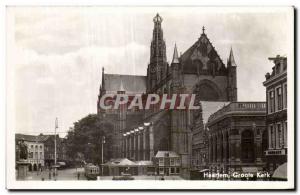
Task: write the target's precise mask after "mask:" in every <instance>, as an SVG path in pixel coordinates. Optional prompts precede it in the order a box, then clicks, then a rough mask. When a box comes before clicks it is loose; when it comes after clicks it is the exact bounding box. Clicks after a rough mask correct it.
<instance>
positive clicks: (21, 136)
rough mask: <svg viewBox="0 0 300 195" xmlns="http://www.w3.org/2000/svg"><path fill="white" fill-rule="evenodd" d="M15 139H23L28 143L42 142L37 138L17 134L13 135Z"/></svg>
mask: <svg viewBox="0 0 300 195" xmlns="http://www.w3.org/2000/svg"><path fill="white" fill-rule="evenodd" d="M15 138H16V140H21V139H24V141H29V142H41V141H42V139H41V138H40V137H39V136H36V135H26V134H19V133H17V134H16V135H15Z"/></svg>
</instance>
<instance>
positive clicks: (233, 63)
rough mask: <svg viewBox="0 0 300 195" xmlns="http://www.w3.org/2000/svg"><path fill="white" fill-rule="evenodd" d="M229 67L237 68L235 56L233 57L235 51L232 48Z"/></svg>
mask: <svg viewBox="0 0 300 195" xmlns="http://www.w3.org/2000/svg"><path fill="white" fill-rule="evenodd" d="M228 62H229V65H230V66H236V63H235V60H234V56H233V51H232V46H231V48H230V54H229V59H228Z"/></svg>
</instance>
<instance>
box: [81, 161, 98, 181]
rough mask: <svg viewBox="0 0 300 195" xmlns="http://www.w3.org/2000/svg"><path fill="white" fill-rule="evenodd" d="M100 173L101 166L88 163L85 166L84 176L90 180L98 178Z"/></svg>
mask: <svg viewBox="0 0 300 195" xmlns="http://www.w3.org/2000/svg"><path fill="white" fill-rule="evenodd" d="M99 175H100V169H99V166H97V165H93V164H92V163H88V164H86V165H85V166H84V176H85V177H86V178H87V179H88V180H97V176H99Z"/></svg>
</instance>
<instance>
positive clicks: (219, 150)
mask: <svg viewBox="0 0 300 195" xmlns="http://www.w3.org/2000/svg"><path fill="white" fill-rule="evenodd" d="M216 138H217V162H218V163H219V162H220V158H221V155H220V154H221V143H220V134H219V133H218V134H217V135H216Z"/></svg>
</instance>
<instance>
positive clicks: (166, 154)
mask: <svg viewBox="0 0 300 195" xmlns="http://www.w3.org/2000/svg"><path fill="white" fill-rule="evenodd" d="M155 157H156V158H162V157H179V155H178V154H177V153H176V152H173V151H158V152H157V153H156V155H155Z"/></svg>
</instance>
